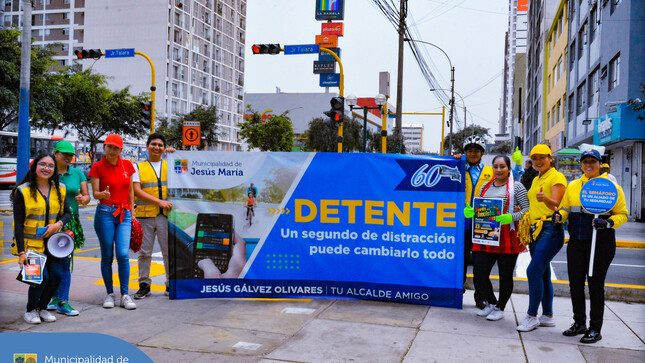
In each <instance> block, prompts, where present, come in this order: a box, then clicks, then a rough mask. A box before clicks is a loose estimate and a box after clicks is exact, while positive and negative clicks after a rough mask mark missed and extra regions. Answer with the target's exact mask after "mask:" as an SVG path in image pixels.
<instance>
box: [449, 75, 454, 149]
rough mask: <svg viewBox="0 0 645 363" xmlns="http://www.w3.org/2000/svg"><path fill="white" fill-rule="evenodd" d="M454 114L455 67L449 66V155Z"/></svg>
mask: <svg viewBox="0 0 645 363" xmlns="http://www.w3.org/2000/svg"><path fill="white" fill-rule="evenodd" d="M454 114H455V67H452V66H451V67H450V140H449V141H448V145H449V146H448V147H449V148H450V155H452V153H453V152H454V151H455V149H453V148H452V124H453V123H455V119H454V117H453V115H454Z"/></svg>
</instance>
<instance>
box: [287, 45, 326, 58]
mask: <svg viewBox="0 0 645 363" xmlns="http://www.w3.org/2000/svg"><path fill="white" fill-rule="evenodd" d="M318 52H320V46H319V45H318V44H299V45H285V46H284V54H285V55H288V54H313V53H318Z"/></svg>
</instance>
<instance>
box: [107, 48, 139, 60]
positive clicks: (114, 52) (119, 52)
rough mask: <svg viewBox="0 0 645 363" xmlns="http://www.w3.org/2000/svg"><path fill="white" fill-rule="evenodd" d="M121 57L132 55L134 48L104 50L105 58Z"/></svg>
mask: <svg viewBox="0 0 645 363" xmlns="http://www.w3.org/2000/svg"><path fill="white" fill-rule="evenodd" d="M123 57H134V48H130V49H106V50H105V58H123Z"/></svg>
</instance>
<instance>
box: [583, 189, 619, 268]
mask: <svg viewBox="0 0 645 363" xmlns="http://www.w3.org/2000/svg"><path fill="white" fill-rule="evenodd" d="M617 200H618V189H617V188H616V185H615V184H614V183H612V182H611V180H609V179H605V178H593V179H591V180H589V181H588V182H586V183H585V185H583V186H582V189H581V190H580V205H581V206H582V208H583V209H584V210H585V211H586V212H587V213H591V214H593V215H594V219H596V218H598V215H599V214H605V213H609V211H611V210H612V208H614V206H615V205H616V201H617ZM595 253H596V229H595V228H594V229H593V232H592V234H591V255H590V258H589V273H588V275H589V276H593V261H594V255H595Z"/></svg>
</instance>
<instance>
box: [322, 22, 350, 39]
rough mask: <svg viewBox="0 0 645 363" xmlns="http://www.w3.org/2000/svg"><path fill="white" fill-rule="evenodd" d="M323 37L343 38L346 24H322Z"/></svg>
mask: <svg viewBox="0 0 645 363" xmlns="http://www.w3.org/2000/svg"><path fill="white" fill-rule="evenodd" d="M320 24H321V31H320V34H322V35H338V36H339V37H342V36H343V33H344V32H345V26H344V25H345V24H343V23H320Z"/></svg>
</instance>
